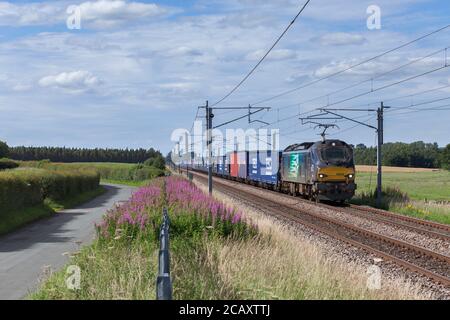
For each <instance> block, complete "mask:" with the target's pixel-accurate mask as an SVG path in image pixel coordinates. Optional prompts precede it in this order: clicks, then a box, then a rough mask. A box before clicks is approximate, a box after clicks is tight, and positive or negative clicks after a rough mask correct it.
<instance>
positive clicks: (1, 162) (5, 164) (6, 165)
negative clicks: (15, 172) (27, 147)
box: [0, 158, 19, 170]
mask: <svg viewBox="0 0 450 320" xmlns="http://www.w3.org/2000/svg"><path fill="white" fill-rule="evenodd" d="M18 166H19V164H18V163H17V162H15V161H13V160H11V159H6V158H3V159H0V170H5V169H14V168H17V167H18Z"/></svg>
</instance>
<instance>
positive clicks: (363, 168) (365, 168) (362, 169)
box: [356, 165, 442, 173]
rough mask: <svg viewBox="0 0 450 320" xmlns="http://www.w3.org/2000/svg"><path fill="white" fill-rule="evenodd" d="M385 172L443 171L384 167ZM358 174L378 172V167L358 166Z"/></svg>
mask: <svg viewBox="0 0 450 320" xmlns="http://www.w3.org/2000/svg"><path fill="white" fill-rule="evenodd" d="M382 169H383V172H436V171H442V169H428V168H408V167H388V166H383V168H382ZM356 171H357V172H375V173H376V172H377V166H366V165H357V166H356Z"/></svg>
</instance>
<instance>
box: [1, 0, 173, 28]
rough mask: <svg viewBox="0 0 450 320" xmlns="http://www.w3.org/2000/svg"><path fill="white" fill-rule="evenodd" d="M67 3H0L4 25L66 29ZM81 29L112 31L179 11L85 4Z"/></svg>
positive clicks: (114, 0) (117, 2)
mask: <svg viewBox="0 0 450 320" xmlns="http://www.w3.org/2000/svg"><path fill="white" fill-rule="evenodd" d="M69 4H70V5H73V3H69V2H67V1H61V2H60V1H55V2H42V3H25V4H14V3H11V2H0V25H4V26H35V25H55V24H61V25H65V21H66V19H67V18H68V17H69V14H68V13H67V12H66V9H67V7H68V5H69ZM78 6H79V8H80V11H81V25H82V28H84V27H96V28H109V27H116V26H119V25H123V24H124V23H132V22H136V21H140V20H145V19H147V20H148V19H151V18H155V17H160V16H165V15H168V14H171V13H174V12H176V11H179V10H175V9H173V8H168V7H162V6H159V5H156V4H153V3H143V2H135V1H132V2H129V1H124V0H97V1H85V2H82V3H81V4H79V5H78Z"/></svg>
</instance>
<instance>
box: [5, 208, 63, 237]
mask: <svg viewBox="0 0 450 320" xmlns="http://www.w3.org/2000/svg"><path fill="white" fill-rule="evenodd" d="M54 213H55V211H54V210H53V209H52V208H51V207H49V206H48V205H46V204H41V205H37V206H34V207H29V208H25V209H21V210H19V211H8V212H7V213H5V214H2V219H1V220H0V235H3V234H6V233H8V232H11V231H13V230H15V229H17V228H19V227H21V226H23V225H25V224H27V223H30V222H33V221H35V220H38V219H42V218H46V217H50V216H51V215H52V214H54Z"/></svg>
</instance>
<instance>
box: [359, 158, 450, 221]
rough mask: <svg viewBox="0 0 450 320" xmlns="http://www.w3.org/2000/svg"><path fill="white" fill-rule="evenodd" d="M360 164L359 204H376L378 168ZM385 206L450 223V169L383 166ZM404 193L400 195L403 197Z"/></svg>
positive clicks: (406, 213)
mask: <svg viewBox="0 0 450 320" xmlns="http://www.w3.org/2000/svg"><path fill="white" fill-rule="evenodd" d="M372 168H373V172H372V173H369V172H367V170H368V169H371V167H367V166H366V167H363V168H361V167H360V166H357V174H356V183H357V184H358V189H357V191H356V196H355V198H354V199H352V202H353V203H356V204H367V205H371V206H374V205H375V197H374V194H373V191H374V190H375V187H376V183H377V174H376V168H375V167H372ZM383 169H384V170H385V171H384V172H383V189H384V190H387V193H386V198H388V199H387V201H386V202H385V203H384V207H385V209H389V210H390V211H393V212H397V213H401V214H405V215H409V216H413V217H416V218H421V219H426V220H431V221H436V222H440V223H445V224H450V171H448V170H435V169H420V168H419V169H415V168H394V167H391V168H389V167H388V168H386V169H385V168H383ZM399 196H400V197H399Z"/></svg>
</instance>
